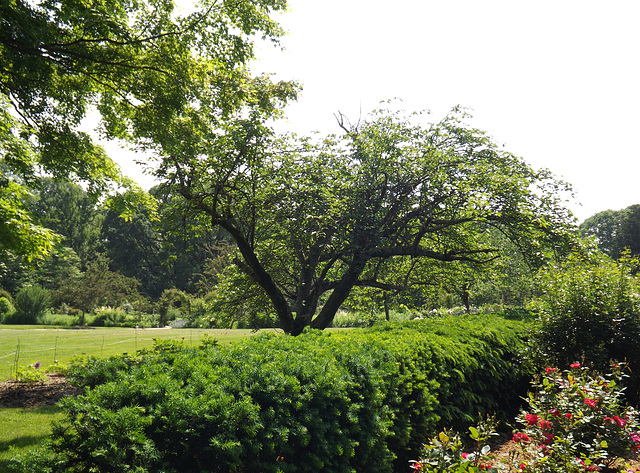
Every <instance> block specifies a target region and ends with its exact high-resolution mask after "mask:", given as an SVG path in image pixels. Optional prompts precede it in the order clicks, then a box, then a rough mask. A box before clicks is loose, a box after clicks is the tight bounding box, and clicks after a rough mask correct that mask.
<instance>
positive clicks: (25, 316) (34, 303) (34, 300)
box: [4, 286, 51, 324]
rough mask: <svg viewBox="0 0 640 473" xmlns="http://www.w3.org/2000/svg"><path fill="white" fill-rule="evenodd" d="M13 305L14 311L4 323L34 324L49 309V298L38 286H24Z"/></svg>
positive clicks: (44, 290)
mask: <svg viewBox="0 0 640 473" xmlns="http://www.w3.org/2000/svg"><path fill="white" fill-rule="evenodd" d="M14 303H15V308H16V310H15V312H14V313H13V314H12V315H10V316H8V317H6V318H5V320H4V322H5V323H10V324H36V323H38V321H39V320H40V319H41V318H42V317H43V316H44V315H45V313H46V311H47V309H49V307H50V305H51V296H50V295H49V291H47V290H46V289H43V288H41V287H40V286H26V287H23V288H22V289H20V291H19V292H18V294H17V295H16V298H15V301H14Z"/></svg>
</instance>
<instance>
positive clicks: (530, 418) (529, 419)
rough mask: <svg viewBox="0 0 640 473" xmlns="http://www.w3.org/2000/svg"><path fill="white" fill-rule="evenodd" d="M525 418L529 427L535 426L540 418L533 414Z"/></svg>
mask: <svg viewBox="0 0 640 473" xmlns="http://www.w3.org/2000/svg"><path fill="white" fill-rule="evenodd" d="M525 417H526V418H527V424H529V425H536V424H537V423H538V421H539V420H540V417H538V416H537V415H535V414H527V415H526V416H525Z"/></svg>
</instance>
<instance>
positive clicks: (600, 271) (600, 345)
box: [532, 257, 640, 400]
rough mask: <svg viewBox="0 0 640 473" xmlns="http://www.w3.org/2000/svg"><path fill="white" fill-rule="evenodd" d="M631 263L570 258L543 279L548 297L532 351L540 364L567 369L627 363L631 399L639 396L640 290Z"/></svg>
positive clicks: (541, 305) (541, 308) (604, 367)
mask: <svg viewBox="0 0 640 473" xmlns="http://www.w3.org/2000/svg"><path fill="white" fill-rule="evenodd" d="M635 264H636V263H634V262H633V261H632V260H631V261H624V260H623V261H620V262H613V261H612V260H610V259H608V258H606V257H603V258H599V259H597V260H596V261H591V262H582V261H578V260H573V259H572V260H570V261H568V262H567V263H566V264H563V265H561V266H558V267H555V268H552V269H550V270H549V271H547V272H545V273H543V274H542V275H541V277H540V291H541V293H542V294H543V295H542V296H541V297H540V298H539V299H538V300H537V301H536V302H535V304H534V305H533V308H534V309H535V310H537V311H539V313H540V322H539V327H538V328H537V330H536V333H534V335H533V340H532V349H533V355H534V359H535V360H536V362H537V364H538V365H545V364H552V365H556V366H560V367H567V366H569V364H570V363H573V362H575V361H583V363H585V364H589V365H593V366H594V367H595V369H597V370H598V371H601V372H604V371H606V370H607V369H608V366H609V363H610V361H611V360H619V361H624V360H626V361H627V362H628V364H629V367H630V368H631V371H632V373H633V374H632V377H631V378H630V379H629V381H628V384H629V390H628V395H629V397H630V400H634V399H638V396H639V395H640V375H638V374H635V373H640V371H639V370H640V296H639V293H640V288H639V286H638V281H637V279H636V278H634V277H633V276H631V275H630V270H631V268H633V267H635Z"/></svg>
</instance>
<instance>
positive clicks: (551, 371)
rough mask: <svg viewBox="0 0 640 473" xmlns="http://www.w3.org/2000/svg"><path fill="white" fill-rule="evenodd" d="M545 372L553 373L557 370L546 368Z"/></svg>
mask: <svg viewBox="0 0 640 473" xmlns="http://www.w3.org/2000/svg"><path fill="white" fill-rule="evenodd" d="M544 370H545V371H546V372H547V373H553V372H554V371H555V370H556V369H555V368H551V367H548V368H545V369H544Z"/></svg>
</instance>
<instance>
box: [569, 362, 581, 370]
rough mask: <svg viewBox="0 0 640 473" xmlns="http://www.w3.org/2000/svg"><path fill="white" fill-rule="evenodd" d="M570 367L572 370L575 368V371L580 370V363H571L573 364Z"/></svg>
mask: <svg viewBox="0 0 640 473" xmlns="http://www.w3.org/2000/svg"><path fill="white" fill-rule="evenodd" d="M569 367H570V368H573V369H574V370H575V369H577V368H580V363H571V364H570V365H569Z"/></svg>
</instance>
